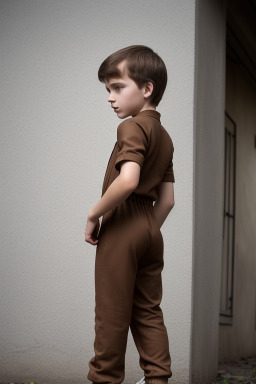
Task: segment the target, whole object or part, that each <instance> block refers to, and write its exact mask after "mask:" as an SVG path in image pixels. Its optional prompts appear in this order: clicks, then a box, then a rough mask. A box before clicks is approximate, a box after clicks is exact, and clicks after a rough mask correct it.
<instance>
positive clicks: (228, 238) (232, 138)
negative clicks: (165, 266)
mask: <svg viewBox="0 0 256 384" xmlns="http://www.w3.org/2000/svg"><path fill="white" fill-rule="evenodd" d="M235 176H236V123H235V122H234V120H233V119H232V118H231V117H230V115H229V114H228V113H227V112H225V178H224V215H223V241H222V276H221V300H220V324H227V325H230V324H232V317H233V300H234V242H235V186H236V180H235Z"/></svg>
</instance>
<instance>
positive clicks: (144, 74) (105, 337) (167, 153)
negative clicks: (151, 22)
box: [85, 45, 175, 384]
mask: <svg viewBox="0 0 256 384" xmlns="http://www.w3.org/2000/svg"><path fill="white" fill-rule="evenodd" d="M98 76H99V80H100V81H101V82H103V83H105V86H106V89H107V91H108V92H109V98H108V101H109V103H110V105H111V107H112V108H113V109H114V112H115V113H116V114H117V116H118V117H119V118H120V119H124V118H126V117H129V116H131V117H129V118H128V119H126V120H124V121H123V122H121V123H120V124H119V126H118V128H117V141H116V143H115V145H114V148H113V151H112V154H111V156H110V159H109V162H108V166H107V169H106V173H105V178H104V182H103V186H102V197H101V199H100V200H99V201H98V203H97V204H96V205H95V206H94V207H93V208H92V209H91V211H90V212H89V214H88V218H87V224H86V229H85V241H86V242H88V243H90V244H92V245H96V244H97V250H96V259H95V302H96V305H95V328H94V329H95V341H94V351H95V356H94V357H93V358H92V359H91V360H90V361H89V368H90V371H89V373H88V376H87V378H88V379H89V380H91V381H92V382H93V383H102V384H103V383H104V384H120V383H122V382H123V380H124V377H125V374H124V370H125V353H126V345H127V336H128V331H129V327H130V328H131V332H132V336H133V339H134V342H135V344H136V347H137V350H138V352H139V355H140V359H139V363H140V367H141V368H142V370H143V371H144V376H143V378H142V379H141V380H140V381H139V383H140V384H145V383H146V384H165V383H167V382H168V378H169V377H171V376H172V371H171V357H170V353H169V341H168V335H167V331H166V327H165V325H164V319H163V313H162V310H161V308H160V302H161V299H162V278H161V272H162V269H163V266H164V260H163V247H164V244H163V237H162V233H161V231H160V227H161V226H162V224H163V222H164V221H165V219H166V217H167V215H168V214H169V212H170V211H171V209H172V207H173V206H174V191H173V183H174V181H175V180H174V174H173V163H172V159H173V151H174V148H173V143H172V140H171V138H170V136H169V134H168V133H167V131H166V130H165V129H164V127H163V126H162V125H161V122H160V116H161V115H160V113H159V112H157V111H156V106H158V104H159V102H160V100H161V98H162V96H163V93H164V91H165V87H166V83H167V72H166V67H165V64H164V62H163V61H162V59H161V58H160V57H159V56H158V55H157V54H156V53H155V52H153V51H152V49H150V48H148V47H146V46H143V45H133V46H130V47H127V48H123V49H121V50H119V51H117V52H115V53H113V54H112V55H110V56H109V57H108V58H107V59H106V60H104V62H103V63H102V64H101V66H100V68H99V72H98ZM154 201H156V202H155V204H154V205H153V202H154ZM101 216H103V218H102V221H101V225H100V222H99V218H100V217H101ZM99 229H100V230H99Z"/></svg>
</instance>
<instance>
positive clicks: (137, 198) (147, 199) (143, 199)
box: [126, 193, 154, 206]
mask: <svg viewBox="0 0 256 384" xmlns="http://www.w3.org/2000/svg"><path fill="white" fill-rule="evenodd" d="M126 200H129V201H137V202H139V203H143V204H148V205H152V206H153V202H154V199H153V198H151V197H146V196H139V195H135V194H134V193H131V194H130V195H129V196H128V197H127V199H126Z"/></svg>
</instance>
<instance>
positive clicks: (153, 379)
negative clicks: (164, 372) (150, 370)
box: [146, 377, 168, 384]
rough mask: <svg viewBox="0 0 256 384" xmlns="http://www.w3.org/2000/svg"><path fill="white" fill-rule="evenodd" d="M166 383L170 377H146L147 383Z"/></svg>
mask: <svg viewBox="0 0 256 384" xmlns="http://www.w3.org/2000/svg"><path fill="white" fill-rule="evenodd" d="M166 383H168V378H165V377H151V378H146V384H166Z"/></svg>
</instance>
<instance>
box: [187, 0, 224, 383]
mask: <svg viewBox="0 0 256 384" xmlns="http://www.w3.org/2000/svg"><path fill="white" fill-rule="evenodd" d="M196 16H197V17H196V25H197V29H196V42H197V44H196V79H195V84H196V89H195V123H194V126H195V149H194V151H195V168H194V172H195V188H194V195H195V205H194V264H193V331H192V377H193V382H196V381H197V380H198V381H199V382H202V381H205V382H210V381H211V380H214V379H215V378H216V375H217V370H218V334H219V309H220V283H221V256H222V253H221V252H222V221H223V190H224V189H223V188H224V184H223V181H224V111H225V32H226V31H225V27H226V25H225V1H222V0H218V1H215V0H198V1H197V13H196Z"/></svg>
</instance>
